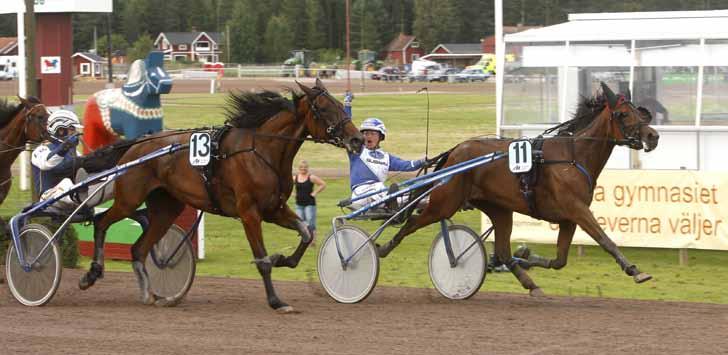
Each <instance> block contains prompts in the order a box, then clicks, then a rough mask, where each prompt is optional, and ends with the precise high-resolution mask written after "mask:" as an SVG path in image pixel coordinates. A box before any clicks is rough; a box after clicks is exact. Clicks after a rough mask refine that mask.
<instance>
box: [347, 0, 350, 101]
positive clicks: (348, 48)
mask: <svg viewBox="0 0 728 355" xmlns="http://www.w3.org/2000/svg"><path fill="white" fill-rule="evenodd" d="M349 1H350V0H346V90H349V91H351V42H350V40H349V37H350V35H351V32H350V31H349V30H350V28H349V27H350V22H349Z"/></svg>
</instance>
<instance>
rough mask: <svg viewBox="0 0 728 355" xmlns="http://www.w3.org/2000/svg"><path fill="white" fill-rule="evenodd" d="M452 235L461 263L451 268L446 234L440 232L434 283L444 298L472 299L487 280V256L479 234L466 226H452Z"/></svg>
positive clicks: (433, 265) (435, 243) (434, 244)
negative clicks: (446, 245) (444, 235)
mask: <svg viewBox="0 0 728 355" xmlns="http://www.w3.org/2000/svg"><path fill="white" fill-rule="evenodd" d="M448 235H449V236H450V243H451V245H452V249H453V255H454V256H455V258H457V264H456V265H455V266H454V267H451V265H450V259H449V258H448V256H447V252H446V250H445V240H444V238H443V236H442V232H440V233H438V234H437V236H436V237H435V240H433V241H432V247H431V248H430V256H429V267H430V280H432V284H433V285H434V286H435V288H436V289H437V291H438V292H440V294H442V295H443V296H445V297H447V298H449V299H452V300H464V299H468V298H470V297H471V296H473V295H474V294H475V293H476V292H478V290H479V289H480V286H481V285H482V284H483V280H485V269H486V265H487V264H488V260H487V254H486V253H485V248H484V247H483V243H482V242H481V240H480V238H479V237H478V235H477V234H476V233H475V232H474V231H473V230H472V229H470V228H468V227H466V226H463V225H451V226H448Z"/></svg>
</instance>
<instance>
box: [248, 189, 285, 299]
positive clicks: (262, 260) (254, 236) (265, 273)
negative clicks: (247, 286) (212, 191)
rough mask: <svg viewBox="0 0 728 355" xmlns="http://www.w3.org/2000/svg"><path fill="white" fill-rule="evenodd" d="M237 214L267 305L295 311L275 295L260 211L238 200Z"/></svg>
mask: <svg viewBox="0 0 728 355" xmlns="http://www.w3.org/2000/svg"><path fill="white" fill-rule="evenodd" d="M238 211H239V212H238V214H239V215H240V220H241V221H242V222H243V227H244V228H245V236H246V237H247V238H248V243H250V248H251V249H252V251H253V257H255V260H254V263H255V265H256V266H257V267H258V272H259V273H260V276H261V277H262V278H263V285H264V286H265V293H266V296H267V298H268V305H269V306H270V307H271V308H273V309H275V310H276V311H277V312H279V313H291V312H295V310H294V309H293V307H291V306H289V305H288V304H286V303H284V302H282V301H281V300H280V299H279V298H278V296H277V295H276V291H275V289H274V288H273V281H272V279H271V276H270V274H271V271H272V269H273V266H274V262H273V260H272V259H271V257H269V256H268V255H267V254H268V253H267V252H266V250H265V245H264V244H263V230H262V228H261V225H260V224H261V218H260V213H259V212H258V210H257V209H256V208H255V207H254V206H246V205H245V204H244V203H242V202H238Z"/></svg>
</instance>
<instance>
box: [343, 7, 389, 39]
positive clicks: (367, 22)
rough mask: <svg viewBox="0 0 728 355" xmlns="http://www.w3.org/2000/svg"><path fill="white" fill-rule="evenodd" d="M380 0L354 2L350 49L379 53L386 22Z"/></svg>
mask: <svg viewBox="0 0 728 355" xmlns="http://www.w3.org/2000/svg"><path fill="white" fill-rule="evenodd" d="M383 8H384V6H383V3H382V0H356V1H354V3H353V5H352V8H351V48H352V50H354V49H370V50H374V51H379V50H380V49H382V46H383V45H384V43H383V42H384V40H383V38H382V37H383V36H382V33H383V31H384V29H385V27H386V24H387V22H388V21H389V20H388V16H387V14H386V13H385V12H384V9H383Z"/></svg>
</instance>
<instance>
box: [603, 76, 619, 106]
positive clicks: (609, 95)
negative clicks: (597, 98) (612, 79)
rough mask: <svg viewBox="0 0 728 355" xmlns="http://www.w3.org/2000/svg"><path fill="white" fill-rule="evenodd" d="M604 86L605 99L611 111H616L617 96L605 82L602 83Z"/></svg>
mask: <svg viewBox="0 0 728 355" xmlns="http://www.w3.org/2000/svg"><path fill="white" fill-rule="evenodd" d="M601 85H602V93H603V94H604V97H605V98H606V99H607V104H608V105H609V108H610V109H614V108H615V107H616V106H617V95H615V94H614V92H613V91H612V89H610V88H609V86H607V84H605V83H604V82H603V81H602V82H601Z"/></svg>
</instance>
